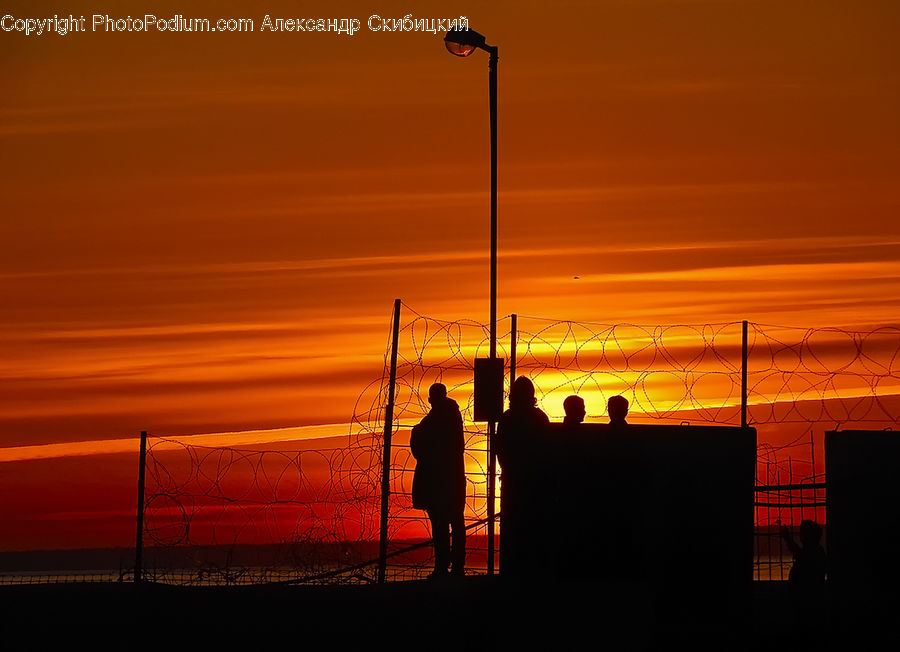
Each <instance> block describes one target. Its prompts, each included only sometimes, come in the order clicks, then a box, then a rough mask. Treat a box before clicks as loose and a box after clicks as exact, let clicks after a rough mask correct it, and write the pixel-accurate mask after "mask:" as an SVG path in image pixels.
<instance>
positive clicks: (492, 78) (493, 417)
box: [444, 27, 503, 574]
mask: <svg viewBox="0 0 900 652" xmlns="http://www.w3.org/2000/svg"><path fill="white" fill-rule="evenodd" d="M444 45H445V46H446V47H447V51H448V52H450V53H451V54H454V55H456V56H458V57H468V56H469V55H470V54H472V53H473V52H475V50H478V49H481V50H484V51H485V52H487V53H488V55H490V56H489V59H488V87H489V95H490V112H491V354H490V367H491V368H494V369H496V367H495V363H496V361H497V46H495V45H488V44H487V41H486V39H485V37H484V36H482V35H481V34H479V33H478V32H476V31H475V30H473V29H468V28H462V27H455V28H453V29H451V30H450V31H449V32H447V35H446V36H444ZM499 366H500V373H499V384H498V386H497V390H496V392H495V396H494V397H492V400H491V401H490V402H491V404H492V405H493V409H491V410H489V412H490V414H489V415H488V419H487V422H488V443H487V448H488V504H487V508H488V559H487V562H488V574H493V572H494V500H495V497H496V488H497V487H496V475H497V454H496V451H495V450H494V435H495V432H496V427H497V420H498V419H499V418H500V413H501V412H502V411H503V384H502V383H503V363H502V361H501V362H500V363H499ZM492 384H493V383H492Z"/></svg>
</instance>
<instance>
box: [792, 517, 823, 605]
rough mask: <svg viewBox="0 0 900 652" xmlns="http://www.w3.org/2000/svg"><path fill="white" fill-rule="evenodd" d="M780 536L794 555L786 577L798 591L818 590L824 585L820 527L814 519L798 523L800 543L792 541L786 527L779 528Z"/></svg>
mask: <svg viewBox="0 0 900 652" xmlns="http://www.w3.org/2000/svg"><path fill="white" fill-rule="evenodd" d="M781 537H782V538H783V539H784V541H785V543H787V546H788V549H789V550H790V551H791V554H792V555H794V564H793V566H791V572H790V574H789V575H788V579H789V580H790V582H791V586H792V587H796V589H797V590H799V591H800V592H807V591H819V590H821V589H822V587H824V585H825V573H826V570H827V567H826V561H827V560H826V556H825V548H823V547H822V528H821V527H820V526H819V524H818V523H816V522H815V521H809V520H805V521H802V522H801V523H800V545H799V546H798V545H797V543H796V542H795V541H794V538H793V537H792V536H791V534H790V532H789V531H788V529H787V528H786V527H784V526H782V528H781Z"/></svg>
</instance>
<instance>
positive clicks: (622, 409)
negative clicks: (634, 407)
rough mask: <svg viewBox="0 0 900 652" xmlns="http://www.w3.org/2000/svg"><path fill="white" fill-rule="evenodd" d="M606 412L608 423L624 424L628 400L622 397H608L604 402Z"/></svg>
mask: <svg viewBox="0 0 900 652" xmlns="http://www.w3.org/2000/svg"><path fill="white" fill-rule="evenodd" d="M606 412H607V414H609V422H610V423H625V417H627V416H628V399H627V398H625V397H624V396H620V395H616V396H610V397H609V400H608V401H607V402H606Z"/></svg>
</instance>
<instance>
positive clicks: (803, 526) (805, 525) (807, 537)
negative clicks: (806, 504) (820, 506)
mask: <svg viewBox="0 0 900 652" xmlns="http://www.w3.org/2000/svg"><path fill="white" fill-rule="evenodd" d="M821 540H822V527H821V526H820V525H819V524H818V523H816V522H815V521H810V520H805V521H801V522H800V542H801V543H802V544H803V547H804V548H814V547H815V546H817V545H819V541H821Z"/></svg>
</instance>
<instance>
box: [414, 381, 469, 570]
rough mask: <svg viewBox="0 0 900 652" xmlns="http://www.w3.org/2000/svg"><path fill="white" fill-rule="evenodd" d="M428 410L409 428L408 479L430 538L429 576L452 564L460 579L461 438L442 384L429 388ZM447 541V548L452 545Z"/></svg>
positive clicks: (463, 478)
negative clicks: (411, 460)
mask: <svg viewBox="0 0 900 652" xmlns="http://www.w3.org/2000/svg"><path fill="white" fill-rule="evenodd" d="M428 402H429V403H430V404H431V410H430V411H429V412H428V414H427V415H425V418H423V419H422V420H421V421H420V422H419V423H418V424H416V425H415V426H414V427H413V429H412V434H411V435H410V439H409V445H410V448H411V449H412V454H413V457H415V458H416V471H415V474H414V475H413V487H412V499H413V507H415V508H417V509H424V510H425V511H426V512H427V513H428V518H429V520H430V521H431V533H432V536H433V537H434V572H433V573H432V577H441V576H443V575H446V574H447V571H448V568H450V566H451V565H452V572H453V573H454V574H455V575H462V574H463V573H464V572H465V571H464V568H465V561H466V533H465V522H464V518H463V517H464V511H465V506H466V469H465V452H464V448H465V437H464V435H463V423H462V415H461V414H460V412H459V406H458V405H457V404H456V401H454V400H453V399H451V398H449V397H448V396H447V388H446V387H445V386H444V385H443V384H441V383H435V384H433V385H432V386H431V387H430V388H429V390H428ZM451 537H452V545H451Z"/></svg>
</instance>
